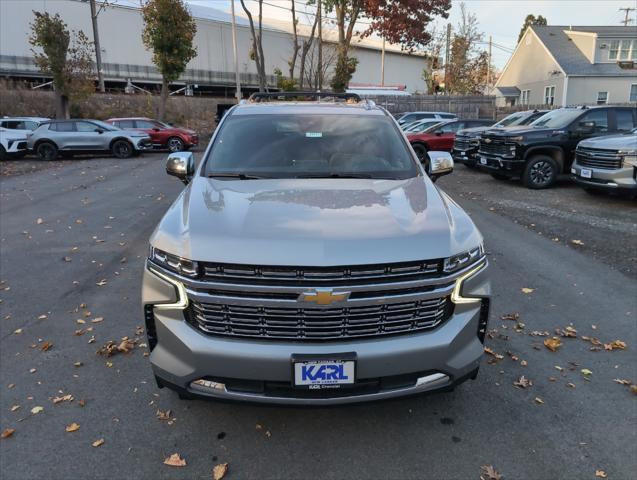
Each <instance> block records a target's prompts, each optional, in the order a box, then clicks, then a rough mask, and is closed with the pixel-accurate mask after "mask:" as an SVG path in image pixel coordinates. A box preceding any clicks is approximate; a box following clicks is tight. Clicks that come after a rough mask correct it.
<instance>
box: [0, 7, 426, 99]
mask: <svg viewBox="0 0 637 480" xmlns="http://www.w3.org/2000/svg"><path fill="white" fill-rule="evenodd" d="M216 5H220V2H218V3H217V4H216ZM229 5H230V4H229V2H228V7H229ZM33 10H36V11H41V12H43V11H47V12H49V13H51V14H55V13H59V14H60V16H61V17H62V18H63V19H64V21H65V22H66V23H67V25H68V27H69V29H72V30H82V31H83V32H84V33H85V34H86V35H87V36H88V37H89V38H91V39H92V35H93V30H92V26H91V15H90V6H89V3H88V1H86V0H9V1H5V0H0V74H1V76H3V77H10V78H27V79H42V80H46V77H45V76H43V75H42V74H41V73H39V72H38V69H37V67H36V66H35V64H34V62H33V59H32V53H31V47H30V45H29V43H28V37H29V34H30V27H29V23H30V22H31V21H32V20H33V13H32V12H33ZM190 10H191V13H192V14H193V16H194V17H195V19H196V23H197V35H196V38H195V45H196V47H197V56H196V57H195V58H194V59H192V60H191V61H190V63H189V64H188V67H187V70H186V72H185V73H184V75H183V76H182V78H181V79H180V81H179V82H176V84H177V85H184V84H193V85H194V84H196V85H198V87H197V88H199V89H200V90H201V91H208V92H215V93H222V94H223V93H225V94H226V95H228V94H229V96H232V94H233V91H234V82H235V73H234V63H233V52H232V30H231V17H230V15H229V14H228V13H226V12H224V11H221V10H217V9H214V8H209V7H203V6H200V5H190ZM239 13H241V12H240V9H239V11H237V14H239ZM98 22H99V36H100V43H101V50H102V62H103V71H104V75H105V80H106V82H107V85H111V86H117V85H119V86H120V87H121V86H122V85H123V84H125V82H127V81H128V79H130V80H131V81H132V82H133V83H134V84H136V85H142V86H149V85H152V84H157V83H159V82H160V80H161V77H160V75H159V73H158V71H157V69H156V68H155V67H154V65H153V63H152V59H151V53H150V52H148V51H147V50H146V49H145V48H144V46H143V44H142V40H141V32H142V29H143V22H142V16H141V12H140V9H139V3H138V2H137V3H135V2H133V1H132V0H118V2H117V3H116V4H114V5H112V6H108V7H106V8H104V9H103V10H102V11H101V13H100V14H99V17H98ZM288 28H290V27H289V25H286V23H285V22H281V21H270V22H269V23H267V24H266V21H265V20H264V32H263V49H264V52H265V59H266V72H267V74H268V75H269V78H268V84H269V85H271V86H273V87H274V86H275V85H276V80H275V77H274V75H273V73H274V70H275V69H276V68H279V69H280V70H281V71H282V72H283V73H284V74H285V73H287V72H288V70H289V67H288V59H289V58H290V56H291V53H292V36H291V34H290V33H289V32H288V31H287V29H288ZM334 33H335V32H333V31H330V30H329V28H328V25H325V26H324V30H323V38H324V44H326V45H329V42H330V41H331V39H333V38H334ZM352 44H353V48H352V52H351V54H352V55H353V56H355V57H356V58H357V59H358V60H359V64H358V67H357V70H356V73H355V74H354V77H353V78H352V83H353V84H359V85H362V84H368V85H380V84H381V57H382V55H381V42H380V41H379V40H377V39H373V38H368V39H365V40H360V39H355V40H353V41H352ZM237 45H238V47H237V50H238V58H239V60H238V64H239V72H240V77H241V83H242V88H243V89H244V91H251V90H254V89H255V88H256V86H257V84H258V81H257V76H256V68H255V63H254V62H253V61H252V60H251V59H250V58H249V52H250V48H251V45H252V42H251V33H250V28H249V24H248V21H247V20H246V19H244V18H242V17H240V16H238V15H237ZM425 68H429V62H428V60H427V57H426V55H424V54H422V53H418V54H408V53H406V52H402V51H401V50H400V47H398V46H394V45H387V46H386V48H385V68H384V84H385V85H401V86H403V88H404V90H405V91H408V92H416V91H420V92H423V91H425V89H426V86H425V82H424V80H423V75H422V73H423V69H425Z"/></svg>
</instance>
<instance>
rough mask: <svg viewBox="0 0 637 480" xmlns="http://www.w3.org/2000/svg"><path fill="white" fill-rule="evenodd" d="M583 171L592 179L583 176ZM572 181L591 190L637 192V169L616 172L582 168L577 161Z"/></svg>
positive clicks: (627, 168)
mask: <svg viewBox="0 0 637 480" xmlns="http://www.w3.org/2000/svg"><path fill="white" fill-rule="evenodd" d="M582 170H584V172H586V174H587V175H590V178H589V177H588V176H587V177H584V176H583V175H582V173H583V172H582ZM571 179H572V180H573V181H574V182H576V183H578V184H580V185H582V186H584V187H590V188H598V189H605V190H609V191H610V190H614V191H636V190H637V168H636V167H624V168H619V169H615V170H609V169H603V168H590V167H582V166H580V165H579V164H578V163H577V161H576V162H574V163H573V165H572V166H571Z"/></svg>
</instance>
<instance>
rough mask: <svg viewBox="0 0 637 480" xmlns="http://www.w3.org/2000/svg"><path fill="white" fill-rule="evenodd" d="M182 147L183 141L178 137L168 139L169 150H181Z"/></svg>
mask: <svg viewBox="0 0 637 480" xmlns="http://www.w3.org/2000/svg"><path fill="white" fill-rule="evenodd" d="M183 149H184V142H182V141H181V140H180V139H179V138H171V139H169V140H168V150H170V151H171V152H181V151H182V150H183Z"/></svg>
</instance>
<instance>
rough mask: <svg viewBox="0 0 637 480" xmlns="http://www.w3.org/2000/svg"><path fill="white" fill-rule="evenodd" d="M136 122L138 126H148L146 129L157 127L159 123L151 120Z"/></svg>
mask: <svg viewBox="0 0 637 480" xmlns="http://www.w3.org/2000/svg"><path fill="white" fill-rule="evenodd" d="M131 123H132V122H131ZM135 124H136V125H137V128H146V129H150V128H157V125H155V124H154V123H153V122H149V121H148V120H135ZM122 128H133V126H132V125H131V126H130V127H122Z"/></svg>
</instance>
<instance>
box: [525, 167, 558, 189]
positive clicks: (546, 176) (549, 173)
mask: <svg viewBox="0 0 637 480" xmlns="http://www.w3.org/2000/svg"><path fill="white" fill-rule="evenodd" d="M529 175H530V176H531V181H532V182H533V184H534V185H538V186H541V185H546V184H548V183H549V182H550V181H551V179H552V178H553V166H552V165H551V164H550V163H549V162H545V161H539V162H537V163H535V164H534V165H533V166H532V167H531V170H530V172H529Z"/></svg>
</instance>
